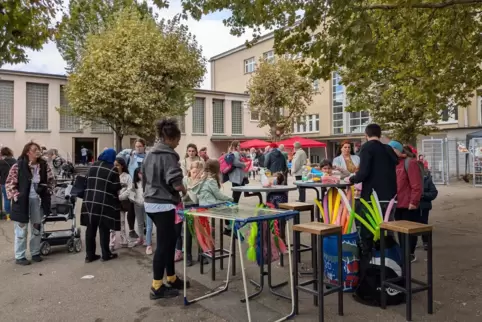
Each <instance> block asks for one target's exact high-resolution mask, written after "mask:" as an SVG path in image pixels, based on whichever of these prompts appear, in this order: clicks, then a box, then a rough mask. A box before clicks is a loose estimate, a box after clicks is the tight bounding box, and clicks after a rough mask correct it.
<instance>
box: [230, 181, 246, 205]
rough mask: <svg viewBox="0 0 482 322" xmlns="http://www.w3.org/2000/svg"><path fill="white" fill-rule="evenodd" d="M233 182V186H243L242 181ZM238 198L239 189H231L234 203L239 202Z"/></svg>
mask: <svg viewBox="0 0 482 322" xmlns="http://www.w3.org/2000/svg"><path fill="white" fill-rule="evenodd" d="M232 184H233V187H241V186H244V182H243V183H242V184H238V183H234V182H233V183H232ZM239 199H241V191H233V201H234V202H235V203H239Z"/></svg>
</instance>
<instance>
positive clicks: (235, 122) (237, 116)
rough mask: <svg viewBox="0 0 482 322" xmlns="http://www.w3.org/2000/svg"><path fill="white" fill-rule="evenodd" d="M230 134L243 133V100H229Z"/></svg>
mask: <svg viewBox="0 0 482 322" xmlns="http://www.w3.org/2000/svg"><path fill="white" fill-rule="evenodd" d="M231 134H243V102H239V101H232V102H231Z"/></svg>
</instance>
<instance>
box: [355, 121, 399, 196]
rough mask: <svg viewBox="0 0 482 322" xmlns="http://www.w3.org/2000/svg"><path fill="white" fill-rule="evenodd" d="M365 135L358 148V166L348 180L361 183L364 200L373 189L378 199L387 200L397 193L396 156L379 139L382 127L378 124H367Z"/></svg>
mask: <svg viewBox="0 0 482 322" xmlns="http://www.w3.org/2000/svg"><path fill="white" fill-rule="evenodd" d="M365 135H366V139H367V142H366V143H365V144H363V145H362V147H361V150H360V168H359V170H358V171H357V173H356V174H355V175H354V176H352V177H350V182H351V183H362V191H361V198H363V199H365V200H370V196H371V194H372V191H373V190H375V191H376V192H377V194H378V199H379V200H380V201H389V200H391V199H392V198H393V197H394V196H395V195H396V194H397V174H396V170H395V169H396V166H397V163H398V157H397V155H396V154H395V152H393V149H392V148H391V147H389V146H388V145H386V144H383V143H382V142H381V141H380V137H381V135H382V129H381V128H380V126H379V125H378V124H369V125H367V127H366V128H365Z"/></svg>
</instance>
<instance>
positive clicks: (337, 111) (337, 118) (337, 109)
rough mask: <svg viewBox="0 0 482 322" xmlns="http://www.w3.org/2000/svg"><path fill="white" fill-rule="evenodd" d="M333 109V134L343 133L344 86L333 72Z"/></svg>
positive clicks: (338, 76)
mask: <svg viewBox="0 0 482 322" xmlns="http://www.w3.org/2000/svg"><path fill="white" fill-rule="evenodd" d="M332 83H333V101H332V102H333V110H332V119H333V123H332V128H333V134H343V133H344V131H343V126H344V124H343V116H344V115H343V112H344V105H345V88H344V86H343V85H341V78H340V75H339V74H338V73H336V72H335V73H333V77H332Z"/></svg>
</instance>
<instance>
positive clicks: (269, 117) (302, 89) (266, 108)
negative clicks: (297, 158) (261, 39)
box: [248, 58, 314, 139]
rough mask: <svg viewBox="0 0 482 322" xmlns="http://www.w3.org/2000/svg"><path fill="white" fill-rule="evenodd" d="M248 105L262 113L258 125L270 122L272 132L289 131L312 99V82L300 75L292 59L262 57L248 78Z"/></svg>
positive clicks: (255, 111) (252, 110)
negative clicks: (265, 58)
mask: <svg viewBox="0 0 482 322" xmlns="http://www.w3.org/2000/svg"><path fill="white" fill-rule="evenodd" d="M248 92H249V109H250V111H251V113H254V114H256V115H259V125H258V126H259V127H264V126H268V127H269V129H270V132H269V134H270V136H271V138H273V139H277V138H279V134H277V133H276V132H277V131H279V132H280V133H285V134H287V133H289V132H290V131H291V129H292V127H293V126H292V125H293V121H294V120H296V119H298V118H299V117H301V116H303V115H304V114H305V112H306V108H307V107H308V105H310V104H311V103H312V95H313V93H314V91H313V88H312V82H311V81H310V80H309V79H307V78H306V77H304V76H301V75H299V72H298V70H297V67H296V63H295V62H293V61H292V60H287V59H283V58H281V59H277V60H276V61H274V62H267V61H264V60H262V59H261V60H260V61H259V64H258V66H257V70H256V71H255V73H254V75H253V76H252V77H251V78H250V80H249V82H248Z"/></svg>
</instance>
